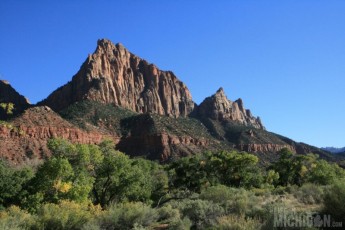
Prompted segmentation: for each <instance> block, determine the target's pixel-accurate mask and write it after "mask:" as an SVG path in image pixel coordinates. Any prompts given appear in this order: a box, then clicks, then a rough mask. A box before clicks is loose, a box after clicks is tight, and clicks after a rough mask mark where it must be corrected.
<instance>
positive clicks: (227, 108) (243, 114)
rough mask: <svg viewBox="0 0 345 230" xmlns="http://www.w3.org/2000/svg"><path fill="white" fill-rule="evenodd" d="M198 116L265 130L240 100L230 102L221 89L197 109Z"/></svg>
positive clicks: (258, 119)
mask: <svg viewBox="0 0 345 230" xmlns="http://www.w3.org/2000/svg"><path fill="white" fill-rule="evenodd" d="M198 115H199V116H201V117H204V118H205V117H206V118H211V119H213V120H217V121H220V122H222V121H236V122H239V123H240V124H242V125H245V126H252V127H254V128H257V129H265V128H264V126H263V125H262V123H261V120H260V118H256V117H254V116H253V115H252V114H251V112H250V110H248V109H245V108H244V106H243V102H242V99H238V100H236V101H234V102H232V101H230V100H229V99H228V98H227V97H226V95H225V93H224V90H223V88H220V89H219V90H218V91H217V92H216V93H215V94H214V95H212V96H211V97H208V98H206V99H205V100H204V101H203V102H202V103H201V104H200V105H199V107H198Z"/></svg>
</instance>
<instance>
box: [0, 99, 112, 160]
mask: <svg viewBox="0 0 345 230" xmlns="http://www.w3.org/2000/svg"><path fill="white" fill-rule="evenodd" d="M51 138H63V139H67V140H69V141H71V142H73V143H83V144H97V143H100V142H101V141H102V140H103V139H104V138H111V139H113V140H114V141H115V142H116V140H117V138H116V137H110V136H106V135H104V134H102V133H98V132H86V131H83V130H81V129H79V128H77V127H75V126H74V125H72V124H70V123H69V122H67V121H66V120H64V119H62V118H61V117H60V116H59V115H58V114H56V113H55V112H53V111H52V110H51V109H50V108H49V107H46V106H45V107H33V108H29V109H27V110H26V111H25V112H24V113H23V114H21V115H20V116H18V117H17V118H15V119H14V120H12V121H9V122H6V123H3V124H1V125H0V149H1V151H0V158H3V159H7V160H9V161H11V162H12V163H21V162H23V161H25V160H26V159H28V158H38V159H40V158H45V157H49V156H50V151H49V150H48V148H47V141H48V140H49V139H51Z"/></svg>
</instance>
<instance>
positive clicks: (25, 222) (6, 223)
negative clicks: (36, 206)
mask: <svg viewBox="0 0 345 230" xmlns="http://www.w3.org/2000/svg"><path fill="white" fill-rule="evenodd" d="M35 222H36V219H35V218H34V217H33V216H32V215H31V214H29V213H28V212H26V211H24V210H21V209H20V208H19V207H18V206H11V207H9V208H8V209H6V210H5V211H1V212H0V229H3V230H21V229H30V228H31V227H32V226H34V224H35Z"/></svg>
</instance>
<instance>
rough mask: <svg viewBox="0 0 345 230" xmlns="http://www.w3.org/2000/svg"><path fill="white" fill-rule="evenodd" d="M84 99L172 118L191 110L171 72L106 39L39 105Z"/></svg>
mask: <svg viewBox="0 0 345 230" xmlns="http://www.w3.org/2000/svg"><path fill="white" fill-rule="evenodd" d="M85 99H87V100H93V101H97V102H100V103H107V104H114V105H117V106H121V107H123V108H126V109H130V110H132V111H135V112H138V113H156V114H159V115H167V116H172V117H179V116H187V115H188V114H189V113H190V112H192V111H193V109H194V102H193V101H192V97H191V94H190V92H189V90H188V88H187V87H186V86H185V85H184V84H183V83H182V82H181V81H180V80H179V79H178V78H177V77H176V76H175V75H174V74H173V73H172V72H170V71H161V70H159V69H158V68H157V67H156V66H155V65H153V64H150V63H148V62H147V61H145V60H144V59H141V58H140V57H137V56H136V55H134V54H132V53H130V52H129V51H128V50H127V49H126V48H125V47H124V46H123V45H122V44H120V43H118V44H116V45H114V44H113V43H112V42H111V41H109V40H107V39H100V40H98V42H97V48H96V51H95V52H94V53H93V54H91V55H89V56H88V58H87V60H86V61H85V62H84V64H83V65H82V66H81V68H80V70H79V72H78V73H77V74H76V75H75V76H74V77H73V78H72V81H71V82H69V83H67V84H66V85H64V86H62V87H60V88H59V89H57V90H56V91H54V92H53V93H52V94H51V95H49V97H48V98H47V99H46V100H44V101H43V102H41V103H40V104H43V105H48V106H50V107H51V108H52V109H54V110H55V111H59V110H62V109H63V108H66V107H67V106H69V105H70V104H72V103H74V102H77V101H81V100H85Z"/></svg>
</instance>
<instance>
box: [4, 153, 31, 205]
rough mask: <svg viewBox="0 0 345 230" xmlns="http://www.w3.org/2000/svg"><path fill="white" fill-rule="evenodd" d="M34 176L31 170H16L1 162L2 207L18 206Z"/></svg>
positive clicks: (25, 168)
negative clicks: (25, 188)
mask: <svg viewBox="0 0 345 230" xmlns="http://www.w3.org/2000/svg"><path fill="white" fill-rule="evenodd" d="M33 175H34V174H33V171H32V170H31V169H30V168H27V167H24V168H22V169H14V168H13V167H11V166H9V165H8V164H6V162H4V161H1V160H0V205H1V206H9V205H11V204H18V203H19V202H20V200H21V199H22V196H23V194H24V193H25V191H24V187H25V186H26V184H27V183H28V182H29V180H30V179H31V178H32V177H33Z"/></svg>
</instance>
